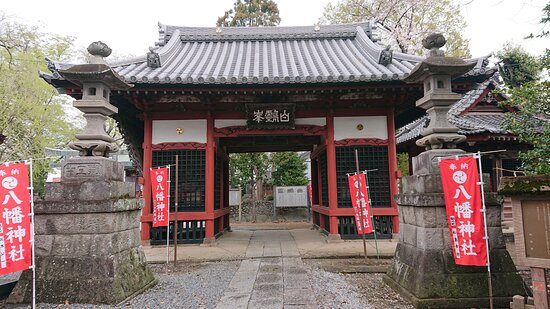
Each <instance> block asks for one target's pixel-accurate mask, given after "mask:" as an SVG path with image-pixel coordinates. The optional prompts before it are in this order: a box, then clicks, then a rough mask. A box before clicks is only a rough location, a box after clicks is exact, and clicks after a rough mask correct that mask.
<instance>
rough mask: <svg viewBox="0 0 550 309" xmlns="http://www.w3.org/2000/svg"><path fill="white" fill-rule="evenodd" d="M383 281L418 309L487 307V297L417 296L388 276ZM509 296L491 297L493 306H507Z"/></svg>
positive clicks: (508, 304)
mask: <svg viewBox="0 0 550 309" xmlns="http://www.w3.org/2000/svg"><path fill="white" fill-rule="evenodd" d="M383 280H384V283H386V284H387V285H389V286H390V287H391V288H392V289H394V290H396V291H397V292H398V293H399V294H400V295H401V296H403V297H404V298H405V299H407V300H408V301H409V302H411V303H412V305H413V306H414V307H415V308H418V309H430V308H441V309H456V308H489V298H488V297H486V298H459V299H456V298H424V299H422V298H418V297H416V296H414V295H413V294H411V293H410V292H409V291H408V290H406V289H404V288H403V287H402V286H401V285H399V284H398V283H397V282H395V281H394V280H393V279H392V278H390V277H389V276H387V275H386V276H384V277H383ZM511 299H512V298H511V297H498V296H497V297H493V306H494V307H495V308H509V306H510V300H511Z"/></svg>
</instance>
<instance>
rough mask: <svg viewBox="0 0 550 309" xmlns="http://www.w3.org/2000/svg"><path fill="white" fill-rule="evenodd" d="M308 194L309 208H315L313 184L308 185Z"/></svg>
mask: <svg viewBox="0 0 550 309" xmlns="http://www.w3.org/2000/svg"><path fill="white" fill-rule="evenodd" d="M307 194H308V196H309V206H310V207H311V206H313V190H312V188H311V182H310V183H309V184H308V185H307Z"/></svg>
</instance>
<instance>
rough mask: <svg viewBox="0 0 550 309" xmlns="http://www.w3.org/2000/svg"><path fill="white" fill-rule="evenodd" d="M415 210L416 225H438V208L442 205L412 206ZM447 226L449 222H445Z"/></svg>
mask: <svg viewBox="0 0 550 309" xmlns="http://www.w3.org/2000/svg"><path fill="white" fill-rule="evenodd" d="M411 208H412V209H413V210H414V214H415V218H416V222H415V225H416V226H420V227H427V228H435V227H438V226H437V223H438V222H437V213H436V210H437V209H438V208H441V207H411ZM445 226H447V224H446V223H445Z"/></svg>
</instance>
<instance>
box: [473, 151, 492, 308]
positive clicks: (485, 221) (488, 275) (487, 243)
mask: <svg viewBox="0 0 550 309" xmlns="http://www.w3.org/2000/svg"><path fill="white" fill-rule="evenodd" d="M475 157H476V158H477V162H478V165H479V171H478V172H479V183H478V185H479V186H480V187H481V188H480V189H481V203H482V204H481V205H482V206H483V210H482V212H483V225H484V227H485V248H486V250H487V282H488V285H489V306H490V309H493V284H492V280H491V259H490V257H489V234H488V233H487V208H486V207H485V190H484V189H483V184H484V183H483V169H482V165H481V152H479V151H478V152H477V154H476V155H475Z"/></svg>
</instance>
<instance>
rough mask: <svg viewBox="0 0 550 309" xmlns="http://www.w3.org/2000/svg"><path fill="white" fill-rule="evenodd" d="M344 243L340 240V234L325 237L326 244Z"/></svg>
mask: <svg viewBox="0 0 550 309" xmlns="http://www.w3.org/2000/svg"><path fill="white" fill-rule="evenodd" d="M341 242H344V241H343V240H342V237H340V234H328V235H327V243H329V244H334V243H341Z"/></svg>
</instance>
